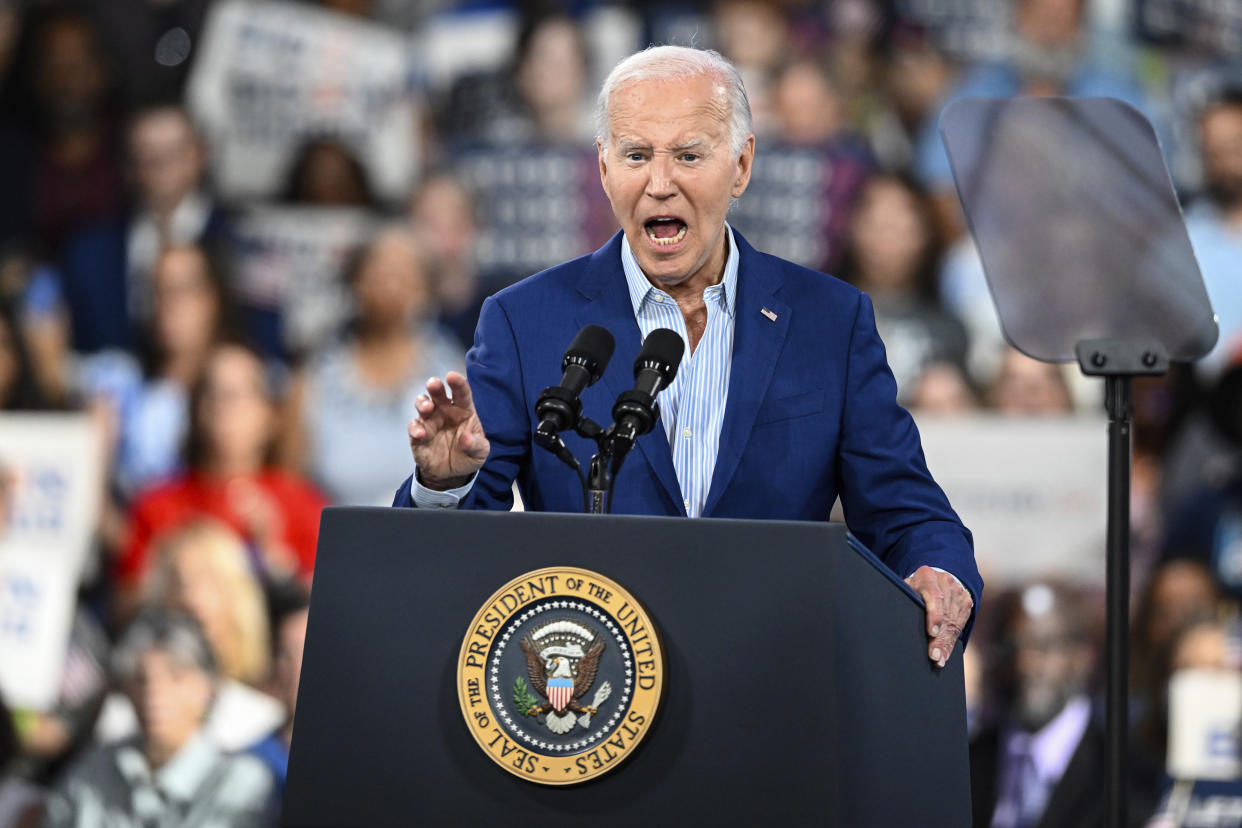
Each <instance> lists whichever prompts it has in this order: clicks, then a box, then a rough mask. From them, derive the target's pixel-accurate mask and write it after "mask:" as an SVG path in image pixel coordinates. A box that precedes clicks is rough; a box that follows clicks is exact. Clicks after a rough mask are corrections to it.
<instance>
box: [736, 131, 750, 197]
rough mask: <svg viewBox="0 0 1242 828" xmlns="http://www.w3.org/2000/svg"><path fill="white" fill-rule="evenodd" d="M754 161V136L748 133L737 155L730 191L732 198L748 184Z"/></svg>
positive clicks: (739, 194) (738, 194)
mask: <svg viewBox="0 0 1242 828" xmlns="http://www.w3.org/2000/svg"><path fill="white" fill-rule="evenodd" d="M754 162H755V136H754V135H748V136H747V137H746V143H745V144H744V145H743V146H742V152H741V154H740V155H739V156H738V157H737V177H736V178H734V179H733V190H732V191H731V194H732V196H733V197H734V198H739V197H740V196H741V195H742V193H744V192H746V188H747V187H748V186H749V185H750V171H751V167H752V165H753V164H754Z"/></svg>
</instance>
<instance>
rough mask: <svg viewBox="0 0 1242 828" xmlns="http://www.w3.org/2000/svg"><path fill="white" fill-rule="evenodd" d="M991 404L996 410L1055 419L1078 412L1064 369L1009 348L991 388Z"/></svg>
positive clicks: (989, 398) (989, 402) (988, 398)
mask: <svg viewBox="0 0 1242 828" xmlns="http://www.w3.org/2000/svg"><path fill="white" fill-rule="evenodd" d="M987 404H988V407H989V408H991V409H992V410H993V411H997V412H999V413H1001V414H1015V415H1017V414H1022V415H1030V414H1035V415H1040V416H1051V415H1057V414H1071V413H1073V410H1074V404H1073V399H1072V398H1071V397H1070V391H1069V384H1068V383H1067V382H1066V380H1065V374H1064V373H1063V372H1062V370H1061V366H1060V365H1054V364H1052V363H1047V362H1040V361H1038V360H1035V359H1031V358H1030V357H1029V356H1027V355H1026V354H1024V353H1022V352H1021V351H1019V350H1018V349H1016V348H1007V349H1006V351H1005V356H1004V359H1003V360H1002V361H1001V366H1000V370H999V371H998V372H997V374H996V377H995V378H994V379H993V381H992V384H991V386H990V387H989V388H988V391H987Z"/></svg>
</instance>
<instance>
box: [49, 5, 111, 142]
mask: <svg viewBox="0 0 1242 828" xmlns="http://www.w3.org/2000/svg"><path fill="white" fill-rule="evenodd" d="M38 49H39V53H38V57H37V58H36V60H37V65H36V70H35V91H36V93H37V94H38V97H39V105H40V108H41V109H42V111H43V113H44V114H45V115H46V116H47V117H48V119H49V122H50V126H51V127H52V128H53V129H54V130H55V129H73V128H75V127H81V126H86V125H88V124H91V123H93V122H94V119H95V117H96V115H97V114H98V111H99V108H100V105H101V104H102V103H103V95H104V92H105V89H106V87H107V77H106V75H105V70H104V64H103V60H102V57H101V55H100V54H99V48H98V42H97V41H96V37H95V33H94V31H93V30H92V29H91V27H90V25H89V23H88V22H87V21H86V19H85V18H81V17H76V16H73V15H66V16H63V17H59V18H57V19H55V20H53V21H52V22H51V23H49V24H48V25H47V27H46V28H45V29H44V30H43V32H42V33H41V36H40V38H39V42H38Z"/></svg>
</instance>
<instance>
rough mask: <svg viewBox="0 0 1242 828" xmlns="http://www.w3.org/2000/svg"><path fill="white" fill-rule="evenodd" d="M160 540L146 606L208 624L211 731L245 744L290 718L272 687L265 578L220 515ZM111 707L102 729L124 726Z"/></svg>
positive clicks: (222, 740)
mask: <svg viewBox="0 0 1242 828" xmlns="http://www.w3.org/2000/svg"><path fill="white" fill-rule="evenodd" d="M156 545H157V547H158V549H157V552H156V560H155V564H154V567H153V569H152V570H151V572H150V574H149V576H148V578H147V581H146V583H145V584H144V585H143V602H142V606H143V607H148V608H150V607H162V608H164V609H168V610H170V611H178V612H184V613H187V614H189V615H191V616H193V618H194V619H195V620H196V621H197V622H198V623H199V626H200V627H202V630H203V634H204V635H205V636H206V637H207V642H208V644H210V646H211V652H212V656H213V657H214V658H215V661H216V665H217V671H218V673H219V678H218V681H217V684H216V693H215V696H214V699H213V703H212V707H211V712H210V714H209V716H208V719H207V722H206V725H205V728H206V732H207V733H208V734H209V735H210V736H211V738H212V740H213V741H214V742H215V743H216V744H217V745H219V746H221V747H223V748H225V749H227V750H241V749H243V748H245V747H247V746H249V745H250V744H252V743H253V742H254V741H255V740H256V739H258V738H260V737H261V736H263V735H264V734H266V733H269V732H270V731H271V730H272V729H273V728H275V727H276V726H277V725H279V724H280V723H281V722H283V721H284V719H285V709H284V707H283V706H282V704H281V703H280V701H279V700H278V699H275V698H273V697H272V696H271V695H269V694H268V693H267V692H266V686H267V681H268V674H269V672H270V667H271V642H270V636H269V632H268V611H267V604H266V601H265V598H264V589H263V585H262V583H261V582H260V581H259V578H258V576H257V575H256V573H255V571H254V567H253V565H252V564H251V562H250V556H249V554H248V552H247V550H246V546H245V544H244V543H243V542H242V540H241V538H239V537H238V536H237V534H236V533H235V532H233V531H232V530H231V529H229V528H228V527H227V526H225V525H223V524H221V523H219V522H217V521H214V520H210V519H200V520H195V521H192V522H190V523H188V524H186V525H185V526H184V527H181V528H178V529H174V530H172V531H170V532H168V533H166V534H165V535H163V536H162V537H161V538H160V539H159V540H158V541H157V542H156ZM281 588H283V587H281ZM109 714H110V715H109V718H108V721H106V722H105V723H104V724H102V725H101V730H104V731H105V732H106V733H107V735H109V736H116V735H118V733H119V732H124V730H125V728H126V726H127V724H128V722H127V721H126V719H125V716H124V714H123V713H122V712H119V711H115V710H110V711H109Z"/></svg>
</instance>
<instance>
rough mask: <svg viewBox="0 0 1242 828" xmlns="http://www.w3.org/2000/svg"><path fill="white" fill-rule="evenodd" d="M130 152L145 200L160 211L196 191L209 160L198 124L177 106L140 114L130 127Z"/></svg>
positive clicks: (152, 207) (151, 207)
mask: <svg viewBox="0 0 1242 828" xmlns="http://www.w3.org/2000/svg"><path fill="white" fill-rule="evenodd" d="M129 152H130V157H131V158H132V160H133V165H134V177H135V179H136V181H137V184H138V191H139V193H140V194H141V198H142V201H143V203H144V204H146V206H147V207H148V208H149V209H152V210H155V211H156V212H164V211H167V210H171V209H173V208H174V207H176V206H177V205H178V204H179V203H180V202H181V200H182V199H184V198H185V197H186V196H187V195H189V194H190V193H191V192H193V191H194V189H195V188H196V187H197V186H198V183H199V180H200V179H201V178H202V175H203V167H204V164H205V163H206V154H205V152H204V149H203V145H202V143H201V142H200V141H199V139H198V135H197V134H196V133H195V131H194V127H193V126H192V125H191V124H190V121H189V118H188V117H187V116H186V114H185V113H184V112H183V111H182V110H180V109H178V108H176V107H165V108H162V109H155V110H151V111H148V112H146V113H144V114H142V115H140V116H139V117H138V118H137V119H136V120H135V121H134V123H133V125H132V126H131V127H130V132H129Z"/></svg>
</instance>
